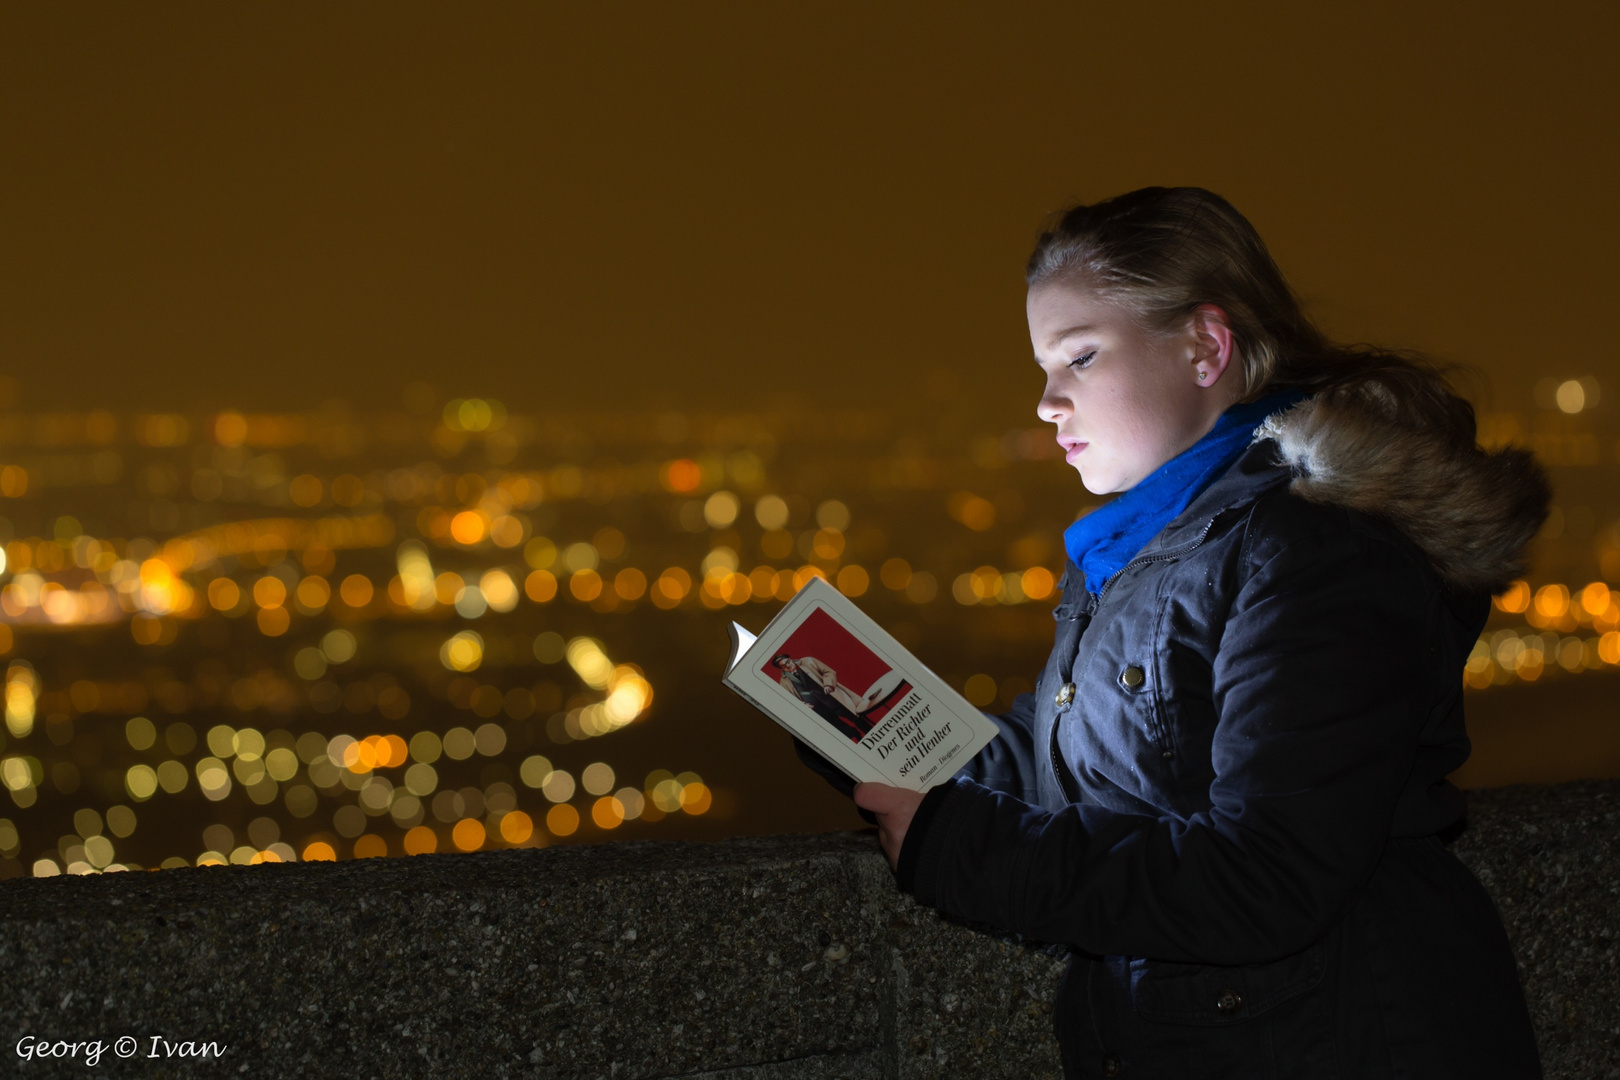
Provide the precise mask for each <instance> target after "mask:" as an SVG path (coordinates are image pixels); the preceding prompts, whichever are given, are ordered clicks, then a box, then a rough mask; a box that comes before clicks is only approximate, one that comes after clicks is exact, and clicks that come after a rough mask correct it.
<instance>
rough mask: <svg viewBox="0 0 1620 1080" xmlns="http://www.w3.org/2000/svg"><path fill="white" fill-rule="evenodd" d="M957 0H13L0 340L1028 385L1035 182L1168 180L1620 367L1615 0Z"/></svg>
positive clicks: (459, 369)
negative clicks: (1505, 1)
mask: <svg viewBox="0 0 1620 1080" xmlns="http://www.w3.org/2000/svg"><path fill="white" fill-rule="evenodd" d="M976 7H978V8H979V9H978V10H976V11H964V12H960V13H952V14H940V13H939V12H938V11H936V10H930V9H924V8H922V7H916V6H910V5H907V6H901V5H883V6H881V8H882V9H881V10H877V11H874V10H871V9H870V6H866V5H831V6H829V5H815V6H814V10H813V11H812V10H811V6H810V5H800V6H798V8H797V10H796V11H793V10H789V9H788V7H787V6H786V5H766V6H764V8H763V9H762V8H761V6H759V5H743V4H709V5H701V6H698V7H692V6H688V5H633V6H632V5H617V6H612V7H608V8H603V7H600V6H597V5H587V6H584V7H580V6H574V7H570V8H565V7H564V6H562V5H517V4H483V5H426V4H394V3H390V4H382V3H350V4H344V5H338V6H335V7H334V6H328V5H315V4H276V5H271V4H233V5H218V4H202V3H192V4H182V3H171V4H164V5H120V6H116V7H115V6H108V5H99V6H92V5H87V4H45V3H40V2H31V3H20V4H8V5H6V6H5V8H4V9H3V11H0V140H3V145H4V151H3V155H0V169H3V173H0V175H3V178H4V181H3V182H4V191H5V197H4V199H3V200H0V371H4V372H9V373H11V374H13V375H15V376H16V377H17V378H18V379H19V380H20V381H21V383H22V387H23V395H24V397H23V403H24V404H25V405H28V406H33V407H72V406H78V407H84V406H88V405H112V406H113V407H119V406H135V405H139V406H143V407H169V408H205V407H217V406H222V405H238V406H243V407H258V408H286V407H299V406H301V405H307V404H311V403H314V402H318V401H321V400H323V399H328V398H333V397H342V398H347V399H348V400H350V401H351V402H353V403H356V404H363V403H366V402H368V401H376V402H383V403H385V404H388V405H393V404H395V403H397V402H398V400H399V392H400V388H401V387H402V386H403V385H404V384H405V383H406V382H408V381H410V380H418V379H419V380H426V381H429V382H431V383H433V384H434V385H436V386H437V387H439V388H440V389H441V390H442V391H443V392H445V393H447V394H488V395H494V396H497V397H500V398H501V399H502V400H504V401H507V402H508V403H509V404H510V406H511V407H512V408H514V409H524V410H533V409H541V408H548V407H573V406H580V405H590V406H612V405H614V404H616V403H627V404H630V405H635V406H646V405H651V404H655V403H662V402H671V403H676V404H687V405H707V406H710V407H720V408H748V407H750V406H752V405H754V404H757V403H760V402H762V401H764V400H765V399H767V398H770V399H772V400H777V401H780V400H782V399H784V398H785V397H787V396H789V395H802V396H805V397H808V398H811V399H814V400H815V401H817V402H818V403H821V404H827V403H851V404H856V405H862V406H876V407H879V408H883V409H888V410H892V411H893V412H894V413H895V414H896V415H897V416H901V415H903V414H904V413H906V412H907V411H908V409H912V408H915V407H919V402H937V401H940V400H944V399H945V398H947V397H948V396H950V395H952V394H966V393H970V392H971V394H972V395H973V396H972V399H971V400H973V401H975V402H977V403H978V404H977V407H978V408H980V409H981V410H982V411H983V412H984V413H985V414H986V416H987V417H988V418H990V419H992V420H994V421H996V422H1005V421H1009V420H1027V421H1032V419H1033V417H1032V415H1031V414H1032V407H1033V403H1034V397H1035V394H1036V392H1037V385H1036V372H1035V369H1034V365H1032V364H1030V363H1029V361H1028V341H1027V338H1026V337H1025V331H1024V326H1023V313H1022V280H1021V275H1020V270H1021V265H1022V262H1023V259H1024V257H1025V255H1026V253H1027V250H1028V247H1029V245H1030V243H1031V240H1032V238H1033V235H1034V233H1035V231H1036V229H1037V227H1038V226H1039V224H1040V222H1041V220H1042V218H1043V216H1044V215H1045V214H1047V213H1048V212H1050V211H1052V210H1055V209H1058V208H1060V207H1061V206H1063V205H1064V204H1065V203H1067V202H1070V201H1073V200H1076V199H1092V198H1097V197H1101V196H1105V195H1109V194H1113V193H1117V192H1119V191H1121V190H1125V189H1128V188H1132V187H1136V186H1140V185H1143V184H1149V183H1195V184H1202V185H1204V186H1207V187H1211V188H1213V189H1215V190H1217V191H1219V192H1221V193H1223V194H1225V195H1226V196H1227V197H1229V198H1230V199H1232V200H1233V202H1235V203H1236V204H1237V205H1238V207H1239V208H1240V209H1243V210H1244V211H1245V212H1246V213H1248V214H1249V215H1250V216H1251V218H1252V219H1253V220H1254V221H1255V223H1256V224H1257V225H1258V226H1259V228H1260V230H1261V232H1262V234H1263V235H1265V236H1266V237H1267V238H1268V239H1269V241H1270V242H1271V244H1272V246H1273V248H1274V250H1275V252H1276V254H1277V256H1278V259H1279V261H1280V262H1281V263H1282V265H1283V267H1284V268H1285V269H1286V270H1287V271H1289V273H1290V274H1291V276H1292V278H1293V280H1294V282H1295V284H1296V286H1297V287H1298V288H1299V289H1300V291H1301V292H1302V293H1303V294H1304V295H1305V296H1306V297H1307V298H1308V299H1309V300H1310V301H1311V302H1312V304H1313V305H1314V309H1315V310H1316V311H1317V312H1318V313H1319V314H1320V315H1321V317H1322V318H1323V320H1324V321H1325V323H1326V325H1327V327H1328V328H1329V330H1330V331H1331V332H1333V333H1335V334H1337V335H1340V336H1344V337H1353V338H1361V339H1376V340H1381V341H1385V342H1388V343H1392V344H1398V345H1407V346H1414V347H1419V348H1424V349H1430V350H1433V351H1435V352H1437V353H1439V354H1442V355H1444V356H1446V357H1452V358H1457V359H1464V360H1468V361H1472V362H1474V363H1476V364H1478V365H1479V366H1480V367H1481V368H1483V369H1484V370H1485V371H1486V372H1488V374H1489V376H1490V380H1491V383H1492V386H1493V389H1494V392H1495V395H1496V397H1497V398H1498V399H1499V400H1498V405H1501V406H1505V405H1508V404H1510V402H1516V401H1518V400H1521V399H1524V398H1527V397H1528V394H1529V388H1530V386H1531V384H1532V383H1533V382H1534V380H1535V379H1536V378H1538V377H1541V376H1544V375H1566V374H1567V375H1588V374H1591V375H1596V376H1597V377H1598V378H1599V379H1600V380H1601V381H1602V382H1603V383H1604V385H1605V387H1611V388H1612V389H1613V391H1614V392H1615V394H1616V395H1617V396H1620V362H1617V360H1616V350H1615V348H1614V345H1613V343H1612V340H1611V337H1610V330H1609V326H1610V306H1611V305H1610V300H1609V298H1610V296H1611V295H1612V294H1613V292H1614V288H1615V284H1616V274H1615V270H1614V265H1615V254H1614V253H1615V252H1616V251H1617V250H1620V200H1616V199H1615V198H1614V196H1613V190H1612V189H1613V184H1614V176H1615V172H1616V170H1615V163H1616V162H1615V159H1616V156H1617V151H1616V141H1615V139H1614V132H1615V131H1620V91H1617V90H1616V85H1615V80H1614V79H1613V60H1612V57H1611V56H1610V55H1609V51H1610V49H1611V46H1612V42H1614V41H1615V40H1617V37H1616V33H1615V31H1616V30H1617V29H1620V27H1617V22H1620V17H1617V15H1616V8H1615V7H1614V6H1613V5H1605V4H1598V3H1585V4H1575V5H1559V6H1553V7H1546V6H1543V7H1540V8H1535V9H1518V8H1510V7H1509V6H1507V5H1496V6H1495V10H1492V9H1491V8H1488V7H1484V6H1481V5H1478V4H1462V3H1444V4H1423V5H1367V4H1359V3H1358V4H1349V3H1336V4H1323V5H1303V6H1302V5H1295V4H1282V3H1271V4H1251V5H1237V7H1241V9H1242V10H1241V12H1240V13H1238V14H1231V13H1228V12H1224V11H1222V10H1221V8H1222V7H1225V5H1208V4H1198V5H1193V4H1184V3H1175V4H1168V5H1166V4H1156V5H1126V4H1108V5H1102V4H1093V3H1068V4H1047V5H1038V4H1021V5H1010V6H1009V5H996V6H993V7H992V6H976ZM767 9H768V10H767ZM920 391H923V392H920ZM930 407H931V406H930Z"/></svg>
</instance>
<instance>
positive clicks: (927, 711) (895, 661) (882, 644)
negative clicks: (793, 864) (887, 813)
mask: <svg viewBox="0 0 1620 1080" xmlns="http://www.w3.org/2000/svg"><path fill="white" fill-rule="evenodd" d="M721 681H722V682H723V683H725V684H726V685H727V686H729V687H730V688H731V689H733V690H735V691H736V692H737V693H738V694H741V695H742V696H743V697H744V698H745V699H747V700H748V701H749V702H750V703H751V704H752V705H753V706H754V707H755V708H757V709H758V710H759V711H760V712H762V713H764V714H765V715H766V716H769V717H770V718H771V719H772V720H775V721H776V722H777V723H778V724H781V725H782V726H783V727H785V728H787V729H788V731H790V732H792V733H793V734H794V735H796V736H797V737H798V738H799V739H801V740H803V741H804V742H806V743H808V744H809V745H810V746H811V747H813V748H814V749H815V751H816V752H817V753H818V754H820V755H821V756H822V757H824V758H826V759H827V760H828V761H830V762H832V763H833V764H834V765H836V766H837V767H838V768H839V769H841V770H842V771H843V772H844V773H846V774H847V775H848V776H849V777H850V778H851V779H853V780H855V781H856V782H862V781H869V780H870V781H876V782H878V783H883V784H892V785H894V786H895V787H903V788H910V789H911V790H913V791H927V790H928V789H929V788H931V787H933V786H934V785H935V784H938V783H942V782H943V781H945V780H948V779H950V778H951V776H952V775H953V774H954V773H955V772H956V771H957V770H958V769H960V768H961V767H962V766H963V765H965V764H967V762H968V761H969V760H970V759H971V758H972V757H973V755H974V754H977V753H978V752H979V750H980V749H982V748H983V747H984V745H985V744H986V743H988V742H989V741H990V740H991V739H993V738H995V737H996V725H995V722H994V721H992V720H991V719H990V718H989V717H987V716H985V715H984V714H983V713H981V712H980V711H979V710H978V709H976V708H974V707H973V706H972V705H971V704H969V703H968V701H967V699H966V698H964V697H963V696H962V695H961V694H958V693H957V692H956V691H955V690H952V689H951V688H950V686H949V685H948V684H947V683H946V682H945V680H943V679H941V678H940V677H939V676H938V675H935V674H934V673H933V672H932V671H929V670H928V669H927V668H926V667H924V666H923V664H922V663H921V661H919V660H918V659H917V658H916V657H915V656H912V655H911V653H909V652H907V651H906V650H905V649H904V648H903V647H901V645H900V643H899V642H898V641H895V640H894V638H892V637H890V636H889V634H888V633H886V632H885V631H884V630H883V629H882V628H881V627H879V626H878V624H877V623H875V622H873V621H872V620H871V619H869V618H867V617H866V615H865V614H864V613H862V611H861V610H860V609H859V608H857V607H856V606H855V605H854V604H853V603H851V602H850V601H849V599H847V598H846V597H845V596H844V594H843V593H840V592H839V591H838V590H837V589H835V588H833V587H832V586H831V585H829V584H827V583H826V582H825V581H823V580H822V579H821V578H811V579H810V581H809V583H808V584H806V585H805V587H804V588H802V589H800V590H799V592H798V594H797V595H796V596H794V597H793V599H792V600H790V601H789V602H788V604H787V606H785V607H784V608H782V610H781V611H779V612H777V613H776V617H775V618H774V619H772V620H771V621H770V623H769V624H768V625H767V626H766V627H765V629H763V630H761V631H760V632H759V635H758V636H757V637H756V636H755V635H753V634H751V633H749V632H748V631H747V630H745V629H743V628H742V627H741V626H738V625H737V624H736V623H732V624H731V660H730V662H729V663H728V664H727V665H726V674H725V677H724V678H723V679H722V680H721Z"/></svg>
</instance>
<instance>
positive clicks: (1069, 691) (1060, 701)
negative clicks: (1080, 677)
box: [1052, 682, 1074, 709]
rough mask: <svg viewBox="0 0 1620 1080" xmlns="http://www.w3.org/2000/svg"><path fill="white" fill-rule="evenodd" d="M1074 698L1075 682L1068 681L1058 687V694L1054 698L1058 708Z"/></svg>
mask: <svg viewBox="0 0 1620 1080" xmlns="http://www.w3.org/2000/svg"><path fill="white" fill-rule="evenodd" d="M1073 700H1074V683H1072V682H1066V683H1064V684H1063V685H1062V686H1060V687H1058V692H1057V696H1056V697H1054V698H1053V699H1052V701H1053V703H1054V704H1056V705H1057V707H1058V708H1060V709H1061V708H1063V707H1064V706H1066V705H1068V704H1069V702H1071V701H1073Z"/></svg>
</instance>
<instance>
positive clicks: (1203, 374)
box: [1198, 371, 1209, 382]
mask: <svg viewBox="0 0 1620 1080" xmlns="http://www.w3.org/2000/svg"><path fill="white" fill-rule="evenodd" d="M1207 378H1209V372H1207V371H1200V372H1199V373H1198V381H1199V382H1203V381H1204V380H1205V379H1207Z"/></svg>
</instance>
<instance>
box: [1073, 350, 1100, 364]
mask: <svg viewBox="0 0 1620 1080" xmlns="http://www.w3.org/2000/svg"><path fill="white" fill-rule="evenodd" d="M1096 355H1097V351H1096V350H1095V349H1093V350H1092V351H1091V352H1088V353H1086V354H1085V355H1084V356H1077V357H1075V358H1074V359H1073V360H1070V361H1069V366H1070V367H1072V368H1088V367H1090V366H1091V361H1092V360H1093V359H1094V358H1095V357H1096Z"/></svg>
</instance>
